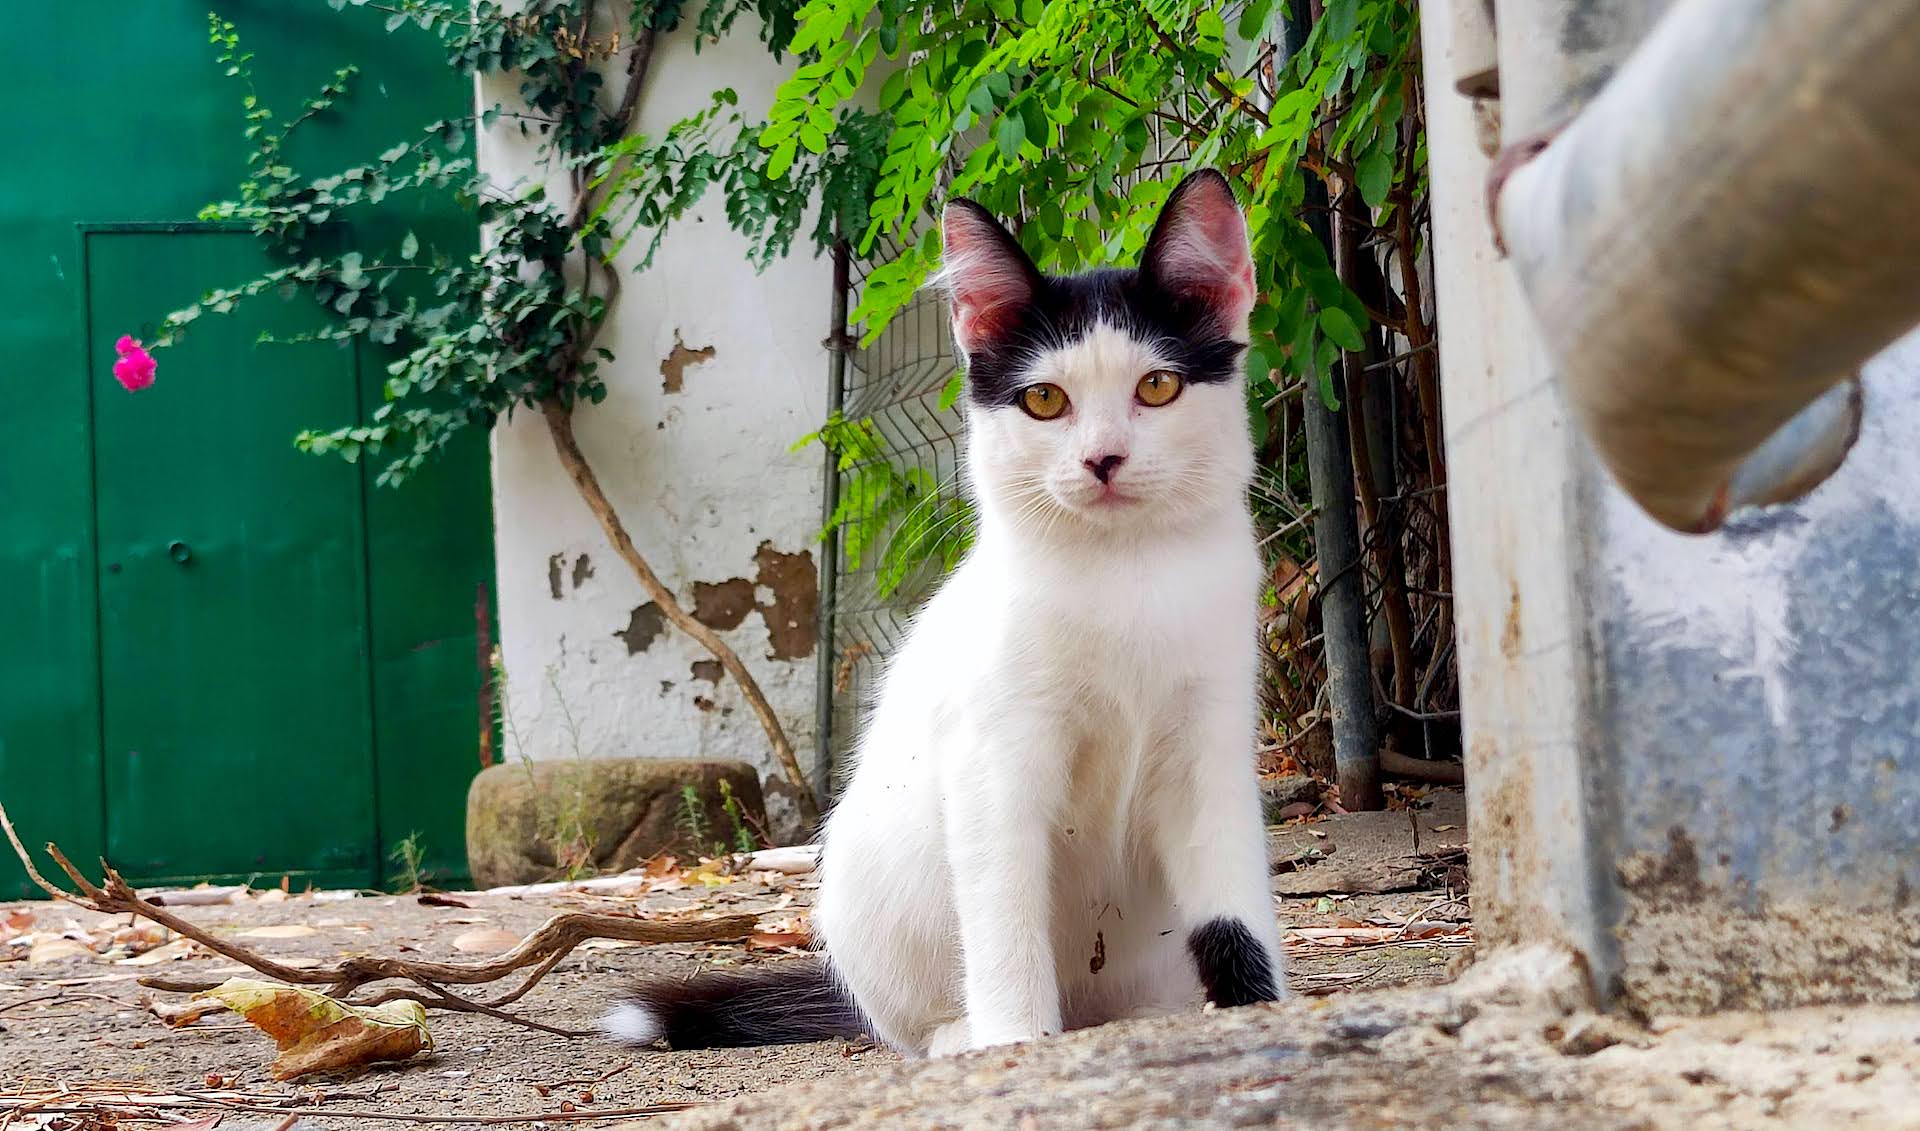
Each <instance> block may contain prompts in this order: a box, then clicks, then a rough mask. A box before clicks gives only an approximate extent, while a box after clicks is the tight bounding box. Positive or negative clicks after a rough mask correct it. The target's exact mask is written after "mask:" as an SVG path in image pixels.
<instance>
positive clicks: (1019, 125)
mask: <svg viewBox="0 0 1920 1131" xmlns="http://www.w3.org/2000/svg"><path fill="white" fill-rule="evenodd" d="M993 140H994V144H996V145H998V146H999V147H1000V156H1001V157H1003V158H1005V159H1006V160H1007V161H1010V162H1011V161H1014V160H1017V159H1018V158H1019V156H1020V145H1021V143H1023V142H1025V141H1026V140H1027V122H1026V119H1025V118H1023V117H1021V116H1020V115H1019V114H1011V113H1010V114H1002V115H1000V121H999V122H998V123H997V124H996V125H995V126H994V127H993Z"/></svg>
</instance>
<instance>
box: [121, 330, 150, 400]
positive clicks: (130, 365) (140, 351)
mask: <svg viewBox="0 0 1920 1131" xmlns="http://www.w3.org/2000/svg"><path fill="white" fill-rule="evenodd" d="M113 349H114V352H115V353H117V354H119V355H120V360H119V361H116V362H114V363H113V379H114V380H116V381H118V382H120V384H121V385H123V386H125V388H126V390H127V392H129V393H137V392H139V391H140V390H142V389H144V388H146V387H147V386H149V385H151V384H153V371H154V369H155V363H154V360H153V355H152V354H150V353H148V352H147V349H146V347H145V346H143V345H141V344H140V342H139V340H138V339H137V338H133V337H129V336H127V335H125V334H122V335H121V336H120V340H119V341H117V342H115V343H113Z"/></svg>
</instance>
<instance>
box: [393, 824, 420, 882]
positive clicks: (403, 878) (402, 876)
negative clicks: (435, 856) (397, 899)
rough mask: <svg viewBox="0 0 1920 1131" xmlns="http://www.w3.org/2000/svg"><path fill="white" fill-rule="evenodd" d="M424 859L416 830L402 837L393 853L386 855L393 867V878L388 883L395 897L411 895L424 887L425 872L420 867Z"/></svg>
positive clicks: (418, 833) (394, 847) (418, 832)
mask: <svg viewBox="0 0 1920 1131" xmlns="http://www.w3.org/2000/svg"><path fill="white" fill-rule="evenodd" d="M425 859H426V850H425V849H424V848H422V847H421V844H420V830H418V829H415V830H414V831H412V832H410V833H408V834H407V835H406V836H405V837H402V838H401V840H400V843H398V844H396V845H394V846H393V851H391V852H389V853H387V861H388V862H389V863H391V864H392V865H393V878H392V880H391V881H389V882H390V884H391V886H392V890H393V892H394V893H395V894H396V895H411V894H413V893H414V892H417V891H420V890H421V889H422V888H424V887H425V886H426V871H425V870H424V869H423V868H422V867H421V863H422V862H423V861H424V860H425Z"/></svg>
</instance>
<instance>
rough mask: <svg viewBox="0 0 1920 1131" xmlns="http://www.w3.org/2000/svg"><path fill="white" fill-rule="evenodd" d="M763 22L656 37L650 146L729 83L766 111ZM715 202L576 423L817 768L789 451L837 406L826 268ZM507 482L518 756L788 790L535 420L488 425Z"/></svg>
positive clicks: (506, 624) (808, 535) (644, 536)
mask: <svg viewBox="0 0 1920 1131" xmlns="http://www.w3.org/2000/svg"><path fill="white" fill-rule="evenodd" d="M749 20H750V17H747V16H743V17H742V18H741V23H740V26H739V27H738V28H736V30H735V31H734V33H733V34H732V35H731V36H730V37H729V38H727V39H725V40H723V41H722V42H720V43H718V44H708V45H706V46H705V47H704V48H703V50H702V51H701V52H700V53H699V54H698V55H695V53H694V51H693V39H692V37H691V36H690V35H687V34H685V33H680V34H675V35H673V36H671V37H669V38H668V39H667V40H666V41H665V42H663V43H662V44H661V46H660V49H659V53H658V54H657V55H656V57H655V61H654V64H653V70H652V75H651V77H650V79H649V81H648V86H647V90H646V94H645V99H644V101H643V109H642V114H641V121H640V129H641V130H642V131H643V132H646V133H648V134H653V135H656V136H657V135H658V134H659V133H660V132H661V131H663V130H664V129H665V128H666V127H667V126H668V125H670V124H671V123H672V122H673V121H675V120H677V119H678V118H680V117H682V116H684V115H686V114H689V113H692V112H694V111H696V110H698V109H700V108H701V107H702V106H703V105H705V103H706V101H707V98H708V95H709V93H710V92H711V91H712V90H713V89H715V88H716V87H719V86H731V87H733V88H734V89H735V90H737V91H738V92H739V94H740V100H741V104H742V105H743V106H746V107H752V106H756V105H761V106H763V105H766V104H768V102H769V101H770V100H771V98H772V95H773V91H774V88H775V86H776V85H777V84H778V83H779V81H780V80H781V79H782V78H783V77H784V75H785V73H786V71H787V69H788V68H789V67H790V66H791V60H789V63H788V65H787V66H784V67H783V66H776V65H775V64H774V63H773V62H772V60H771V59H770V58H769V57H768V55H767V53H766V51H765V49H764V48H763V47H761V46H760V44H759V43H758V42H756V40H755V30H756V29H754V28H752V27H751V26H749ZM511 96H512V90H511V88H510V85H509V84H498V85H495V86H490V87H486V88H483V89H482V90H481V98H482V101H483V104H485V103H490V102H492V101H495V100H501V101H504V100H507V99H509V98H511ZM530 153H531V147H530V146H529V145H527V144H526V143H525V142H524V141H522V140H521V139H520V138H519V136H518V131H517V129H512V128H510V127H509V126H508V124H507V123H506V121H505V120H504V119H503V120H502V122H500V123H496V126H495V128H494V130H493V131H492V133H491V134H490V135H489V136H488V137H487V138H486V139H485V141H484V142H483V144H482V145H481V147H480V161H481V163H482V166H483V167H484V168H486V169H488V170H489V171H490V172H491V173H493V174H494V175H495V176H496V177H498V178H500V179H502V180H506V181H514V180H519V179H523V178H530V177H532V176H534V174H535V170H534V168H533V166H532V164H531V162H530V160H529V156H530ZM555 187H556V188H558V187H560V186H555ZM722 206H723V199H722V196H721V194H720V192H719V191H718V190H715V191H714V192H713V193H711V194H710V195H709V196H708V197H707V199H706V201H705V202H704V203H703V204H702V206H701V207H700V208H699V209H697V210H696V211H695V212H694V213H693V214H692V215H691V216H689V217H688V218H687V219H685V220H684V221H682V222H681V223H680V224H679V226H678V227H677V228H676V229H675V230H674V231H673V232H672V233H671V234H669V236H668V237H667V239H666V241H665V243H664V244H663V246H662V247H661V249H660V252H659V254H658V256H657V257H656V259H655V261H654V264H653V266H652V267H651V268H650V269H649V270H648V271H646V272H645V273H643V274H638V275H636V274H631V273H629V274H627V275H626V276H625V289H624V290H623V292H622V295H621V299H620V304H619V308H618V309H617V310H616V312H615V313H614V316H613V318H612V321H611V322H610V324H609V326H608V328H607V330H606V332H605V335H604V337H603V339H602V344H604V345H606V346H607V347H608V348H609V349H611V350H613V351H614V353H615V355H616V356H617V358H618V361H617V362H615V363H614V364H613V365H612V366H611V367H610V369H609V371H608V372H607V374H606V377H607V385H608V388H609V395H608V397H607V399H606V401H605V402H604V403H603V404H600V405H596V406H588V407H586V408H584V409H582V410H581V412H580V414H579V416H578V418H577V419H578V431H579V437H580V442H581V445H582V447H583V448H584V449H585V451H586V453H587V458H588V459H589V460H591V461H592V463H593V465H594V467H595V470H596V471H597V472H598V474H599V476H600V479H601V481H602V483H603V484H604V485H605V487H606V489H607V492H608V494H609V495H610V496H611V497H612V499H613V502H614V505H615V506H616V507H617V508H618V510H619V511H620V514H621V515H622V517H623V518H624V519H625V521H626V523H627V527H628V530H629V531H630V532H631V533H632V535H633V539H634V542H635V544H636V545H637V546H638V547H639V549H640V552H641V553H642V554H643V555H645V556H646V557H647V559H648V561H649V562H650V563H651V564H652V565H653V567H654V569H655V571H657V572H658V573H659V574H660V576H661V578H662V580H664V581H665V582H666V583H667V584H668V585H670V586H671V587H672V588H673V590H674V593H675V595H676V596H677V597H678V598H679V600H680V601H681V603H682V604H683V606H684V607H686V608H688V609H696V608H697V609H699V610H700V614H701V616H702V619H703V620H706V621H707V622H708V623H709V624H711V625H713V626H714V627H715V628H716V629H719V630H721V635H722V636H723V637H724V638H725V639H726V640H727V642H728V643H729V644H730V645H732V646H733V648H734V649H735V650H736V651H737V652H738V653H739V654H740V658H741V659H742V661H744V662H745V663H746V665H747V666H748V668H749V669H751V670H752V671H753V673H754V674H755V676H756V677H758V679H759V680H760V684H761V687H762V689H763V690H764V691H765V692H766V694H767V698H768V700H769V701H770V702H771V703H772V705H773V708H774V710H775V711H776V712H778V714H779V716H780V718H781V721H782V722H783V723H784V725H785V726H786V729H787V736H788V738H789V739H790V740H791V741H792V743H793V745H794V748H795V750H796V752H797V753H798V754H799V756H800V759H801V761H802V763H803V764H810V763H811V761H812V758H813V732H814V726H813V695H814V656H813V650H814V649H813V634H814V624H813V618H814V611H815V608H816V605H817V583H818V582H817V572H816V570H815V568H814V554H813V550H814V544H813V536H814V534H815V532H816V531H817V529H818V527H819V521H820V456H819V452H818V450H817V449H810V450H807V451H804V452H800V453H797V454H795V453H791V452H789V451H788V448H789V447H790V446H791V445H792V443H793V442H794V440H795V439H797V438H798V437H800V436H802V435H804V434H806V433H807V432H809V431H811V430H813V429H814V428H815V427H817V426H818V424H819V421H820V420H821V419H822V418H823V417H824V416H825V414H826V386H825V382H826V372H827V357H826V351H825V350H824V348H823V347H822V344H821V340H822V338H823V337H824V336H825V334H826V326H827V319H828V313H829V308H828V303H829V298H830V292H831V282H832V270H831V264H830V263H829V261H828V260H827V259H826V258H824V257H820V258H816V257H814V256H813V255H812V253H811V250H810V249H808V248H806V247H804V237H803V239H802V240H801V241H798V242H797V243H796V252H795V254H794V255H793V256H792V257H790V258H788V259H786V260H784V261H782V262H779V263H776V264H775V265H774V266H772V267H771V268H769V269H768V270H767V271H766V272H765V273H764V274H758V275H756V274H755V273H754V270H753V268H752V267H751V266H750V265H749V264H748V262H747V257H746V252H747V247H746V241H745V240H744V239H742V238H741V237H739V236H737V235H735V234H734V233H733V232H731V231H730V230H729V229H728V228H727V224H726V219H725V214H724V212H723V208H722ZM636 242H638V241H636ZM494 492H495V495H494V506H495V528H496V530H497V531H498V534H497V542H498V546H497V558H498V562H499V586H500V629H501V643H502V648H503V654H504V660H505V664H506V668H507V673H508V683H509V694H510V697H511V698H510V706H511V709H512V714H513V720H512V722H513V733H512V734H510V735H509V736H508V738H507V750H508V755H509V757H514V756H518V753H519V751H521V750H524V751H525V752H526V754H527V755H528V756H530V757H533V758H536V759H541V758H559V757H571V756H573V755H574V754H575V752H576V751H577V752H578V753H579V754H582V755H585V756H588V757H613V756H633V755H639V756H647V757H663V758H677V757H705V758H738V759H742V760H745V761H748V762H751V763H753V764H755V765H757V766H759V767H760V769H761V771H762V775H763V777H766V778H768V779H772V780H778V778H779V774H778V770H777V769H776V767H775V766H774V763H773V761H772V756H771V752H770V750H769V747H768V744H767V742H766V739H765V736H764V733H763V732H762V730H761V729H760V726H759V724H758V723H757V722H755V720H754V717H753V714H752V711H751V709H750V708H749V707H748V706H747V703H746V700H745V698H744V697H743V696H742V695H741V694H740V691H739V689H738V688H737V687H736V686H735V685H734V683H733V681H732V680H729V679H726V678H724V677H720V678H716V677H718V676H719V674H720V673H719V671H718V666H717V665H715V664H712V663H711V657H710V656H709V655H708V654H707V653H706V651H705V650H703V649H702V648H700V647H699V646H698V645H697V644H695V643H694V642H693V641H692V640H691V639H689V638H688V637H687V636H686V635H685V634H684V633H682V632H679V631H678V630H676V629H674V628H673V627H672V625H670V624H668V623H667V622H666V621H665V619H664V617H662V616H661V614H660V611H659V609H658V608H656V607H653V606H652V605H651V603H650V602H649V601H648V598H647V597H646V595H645V594H644V593H643V592H642V591H641V589H640V586H639V583H638V582H636V581H635V580H634V579H633V575H632V573H631V572H630V571H629V570H628V569H627V567H626V565H625V564H624V563H623V562H621V561H620V560H619V558H618V557H616V556H615V554H614V552H613V549H612V547H611V546H610V545H608V543H607V541H606V539H605V538H604V537H603V536H602V534H601V532H600V529H599V527H598V525H597V524H596V523H595V521H594V519H593V516H592V515H591V514H590V513H589V512H588V511H587V508H586V506H585V504H584V503H582V502H581V500H580V498H579V496H578V494H577V493H576V492H575V491H574V489H573V487H572V485H571V484H570V483H569V482H568V481H567V478H566V476H565V475H564V473H563V472H562V471H561V469H560V465H559V462H558V460H557V459H556V458H555V456H554V453H553V447H552V443H551V441H550V440H549V439H548V436H547V433H546V430H545V428H544V426H543V425H542V423H541V421H540V420H539V418H538V417H537V416H535V415H532V414H524V413H523V414H519V415H517V416H516V417H515V419H514V420H513V421H512V422H511V423H504V424H502V425H501V426H500V427H499V428H497V429H496V430H495V433H494ZM516 739H517V741H516Z"/></svg>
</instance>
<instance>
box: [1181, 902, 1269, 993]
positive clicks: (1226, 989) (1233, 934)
mask: <svg viewBox="0 0 1920 1131" xmlns="http://www.w3.org/2000/svg"><path fill="white" fill-rule="evenodd" d="M1187 952H1188V953H1189V954H1191V955H1193V961H1194V965H1196V966H1198V967H1199V968H1200V984H1201V985H1203V986H1205V987H1206V989H1207V1000H1208V1001H1210V1002H1212V1003H1213V1004H1215V1005H1217V1006H1221V1007H1222V1008H1225V1007H1227V1006H1234V1005H1252V1004H1253V1003H1254V1002H1256V1001H1278V1000H1279V999H1280V989H1279V987H1278V986H1276V985H1274V984H1273V960H1272V957H1271V956H1270V955H1268V954H1267V948H1266V947H1264V946H1262V945H1260V940H1258V939H1256V938H1254V937H1253V932H1252V931H1249V930H1248V929H1247V925H1246V924H1245V923H1242V922H1241V921H1240V920H1238V919H1228V918H1224V917H1223V918H1219V919H1214V920H1212V921H1210V922H1208V923H1205V924H1202V925H1201V926H1200V927H1198V928H1196V929H1195V930H1194V932H1193V934H1191V935H1189V936H1187Z"/></svg>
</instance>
